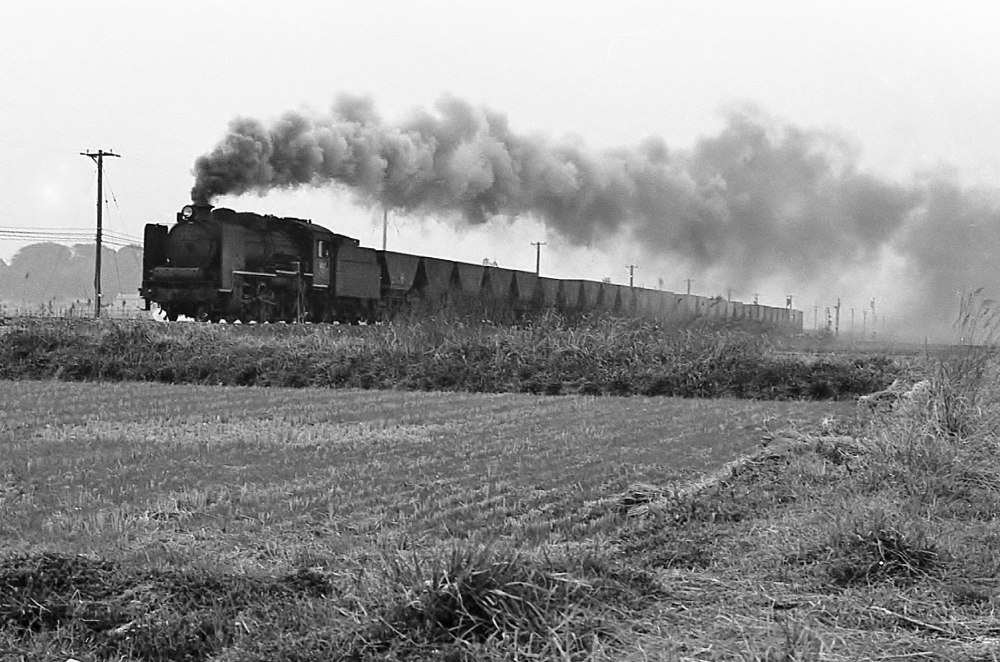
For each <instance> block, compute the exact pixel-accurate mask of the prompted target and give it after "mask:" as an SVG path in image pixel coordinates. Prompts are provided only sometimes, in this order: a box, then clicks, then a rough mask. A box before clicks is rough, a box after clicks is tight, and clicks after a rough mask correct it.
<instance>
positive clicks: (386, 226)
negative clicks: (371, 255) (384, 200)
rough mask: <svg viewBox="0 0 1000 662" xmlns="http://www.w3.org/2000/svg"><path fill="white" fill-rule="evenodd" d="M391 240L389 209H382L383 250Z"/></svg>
mask: <svg viewBox="0 0 1000 662" xmlns="http://www.w3.org/2000/svg"><path fill="white" fill-rule="evenodd" d="M388 239H389V208H388V207H385V206H383V207H382V250H383V251H384V250H385V246H386V243H387V241H388Z"/></svg>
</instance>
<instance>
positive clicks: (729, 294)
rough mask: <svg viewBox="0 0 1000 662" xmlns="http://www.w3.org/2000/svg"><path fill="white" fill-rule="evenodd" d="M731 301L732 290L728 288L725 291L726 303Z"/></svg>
mask: <svg viewBox="0 0 1000 662" xmlns="http://www.w3.org/2000/svg"><path fill="white" fill-rule="evenodd" d="M732 300H733V288H731V287H730V288H729V289H728V290H726V301H732Z"/></svg>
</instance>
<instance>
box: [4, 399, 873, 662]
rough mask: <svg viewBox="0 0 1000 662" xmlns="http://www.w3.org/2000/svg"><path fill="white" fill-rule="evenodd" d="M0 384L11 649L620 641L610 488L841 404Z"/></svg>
mask: <svg viewBox="0 0 1000 662" xmlns="http://www.w3.org/2000/svg"><path fill="white" fill-rule="evenodd" d="M0 399H2V400H3V401H4V403H5V405H8V406H6V407H5V409H4V410H3V414H2V416H0V443H2V446H3V450H4V452H3V454H2V457H0V476H2V477H3V482H2V488H0V503H2V506H3V510H4V518H3V519H2V520H0V538H2V540H3V541H4V543H3V548H4V552H3V555H2V558H3V559H4V560H3V564H2V565H0V587H3V589H4V590H0V595H3V596H4V598H0V612H3V613H5V614H7V615H8V616H10V618H9V619H8V626H7V627H6V628H3V629H0V649H2V648H3V646H4V645H7V646H8V648H9V649H10V650H14V651H18V652H19V654H21V655H24V656H26V657H27V658H30V659H56V658H57V657H58V655H62V654H65V655H64V657H62V658H61V660H60V662H63V661H64V660H65V659H66V656H68V655H70V654H74V655H76V656H77V657H78V659H87V660H90V659H102V660H103V659H109V660H117V659H197V660H207V659H210V658H211V659H231V660H251V659H255V660H271V659H279V660H280V659H289V660H291V659H299V660H301V659H316V660H319V659H338V658H344V659H385V658H390V659H391V658H393V657H396V658H398V659H403V658H405V657H407V656H410V657H411V658H412V657H414V656H417V657H421V656H423V657H434V656H438V657H442V656H446V655H452V656H453V657H455V659H477V658H481V657H483V656H486V657H487V658H488V657H490V656H494V657H503V656H505V655H508V654H510V653H511V651H514V650H517V651H521V652H520V653H518V654H519V655H522V654H523V655H524V656H529V657H530V656H534V657H536V658H537V659H552V658H553V657H556V656H562V657H566V656H568V657H570V658H571V659H586V658H588V657H593V656H595V655H596V656H599V655H603V654H604V653H602V651H612V650H619V649H620V646H621V645H622V644H621V641H620V637H621V636H622V632H621V619H622V618H623V617H625V616H626V615H628V614H631V613H634V612H635V611H637V610H642V609H646V608H649V607H650V606H651V605H652V604H653V602H654V601H655V599H656V595H659V589H658V587H657V584H656V582H655V579H654V577H653V576H652V575H651V574H650V573H648V572H647V571H645V570H644V569H643V568H641V567H639V566H635V565H633V564H631V563H629V562H627V560H625V559H623V558H620V557H619V556H618V553H617V551H616V546H615V545H613V544H611V540H612V537H614V536H616V535H617V531H618V529H619V528H620V526H621V525H622V523H623V522H624V521H625V520H624V519H623V515H622V513H621V512H620V509H619V508H618V505H617V495H618V494H620V493H621V492H623V491H624V490H626V489H627V487H628V486H629V485H630V484H632V483H634V482H656V483H665V482H669V481H675V480H681V479H683V477H684V476H686V475H690V474H691V473H697V472H699V471H706V470H708V469H710V468H711V467H713V466H717V465H718V464H721V463H724V462H726V461H728V460H730V459H732V458H733V457H736V456H738V455H740V454H741V453H744V452H746V451H748V450H749V449H751V448H753V447H754V446H755V445H756V444H757V443H758V440H759V438H760V435H761V434H762V430H764V429H765V428H766V429H780V428H782V427H787V426H801V425H804V424H806V422H807V421H808V420H813V419H818V418H824V417H851V416H853V412H854V407H853V405H851V404H850V403H829V402H826V403H798V402H753V401H738V400H729V401H703V400H678V399H664V398H655V399H650V398H595V397H592V396H570V397H565V398H547V397H543V396H533V395H482V394H479V395H473V394H442V393H416V392H405V391H385V392H365V391H350V390H339V391H329V390H321V389H260V388H248V387H215V386H211V387H210V386H183V387H181V386H169V385H158V384H118V383H111V384H95V383H70V382H59V381H24V382H0ZM81 555H82V556H81ZM39 605H40V606H39ZM518 609H520V610H521V611H518ZM4 610H6V611H4ZM463 610H464V611H463ZM449 614H451V615H449ZM433 651H438V652H437V653H433ZM558 651H563V653H559V652H558ZM564 654H565V655H564ZM608 654H610V652H609V653H608ZM185 656H186V657H185Z"/></svg>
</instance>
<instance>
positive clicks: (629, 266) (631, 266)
mask: <svg viewBox="0 0 1000 662" xmlns="http://www.w3.org/2000/svg"><path fill="white" fill-rule="evenodd" d="M625 268H626V269H628V286H629V287H635V270H636V269H638V268H639V267H638V266H637V265H634V264H626V265H625Z"/></svg>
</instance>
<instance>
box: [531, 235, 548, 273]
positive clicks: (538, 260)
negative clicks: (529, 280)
mask: <svg viewBox="0 0 1000 662" xmlns="http://www.w3.org/2000/svg"><path fill="white" fill-rule="evenodd" d="M531 245H532V246H534V247H535V275H536V276H541V275H542V246H544V245H545V242H544V241H533V242H531Z"/></svg>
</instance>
